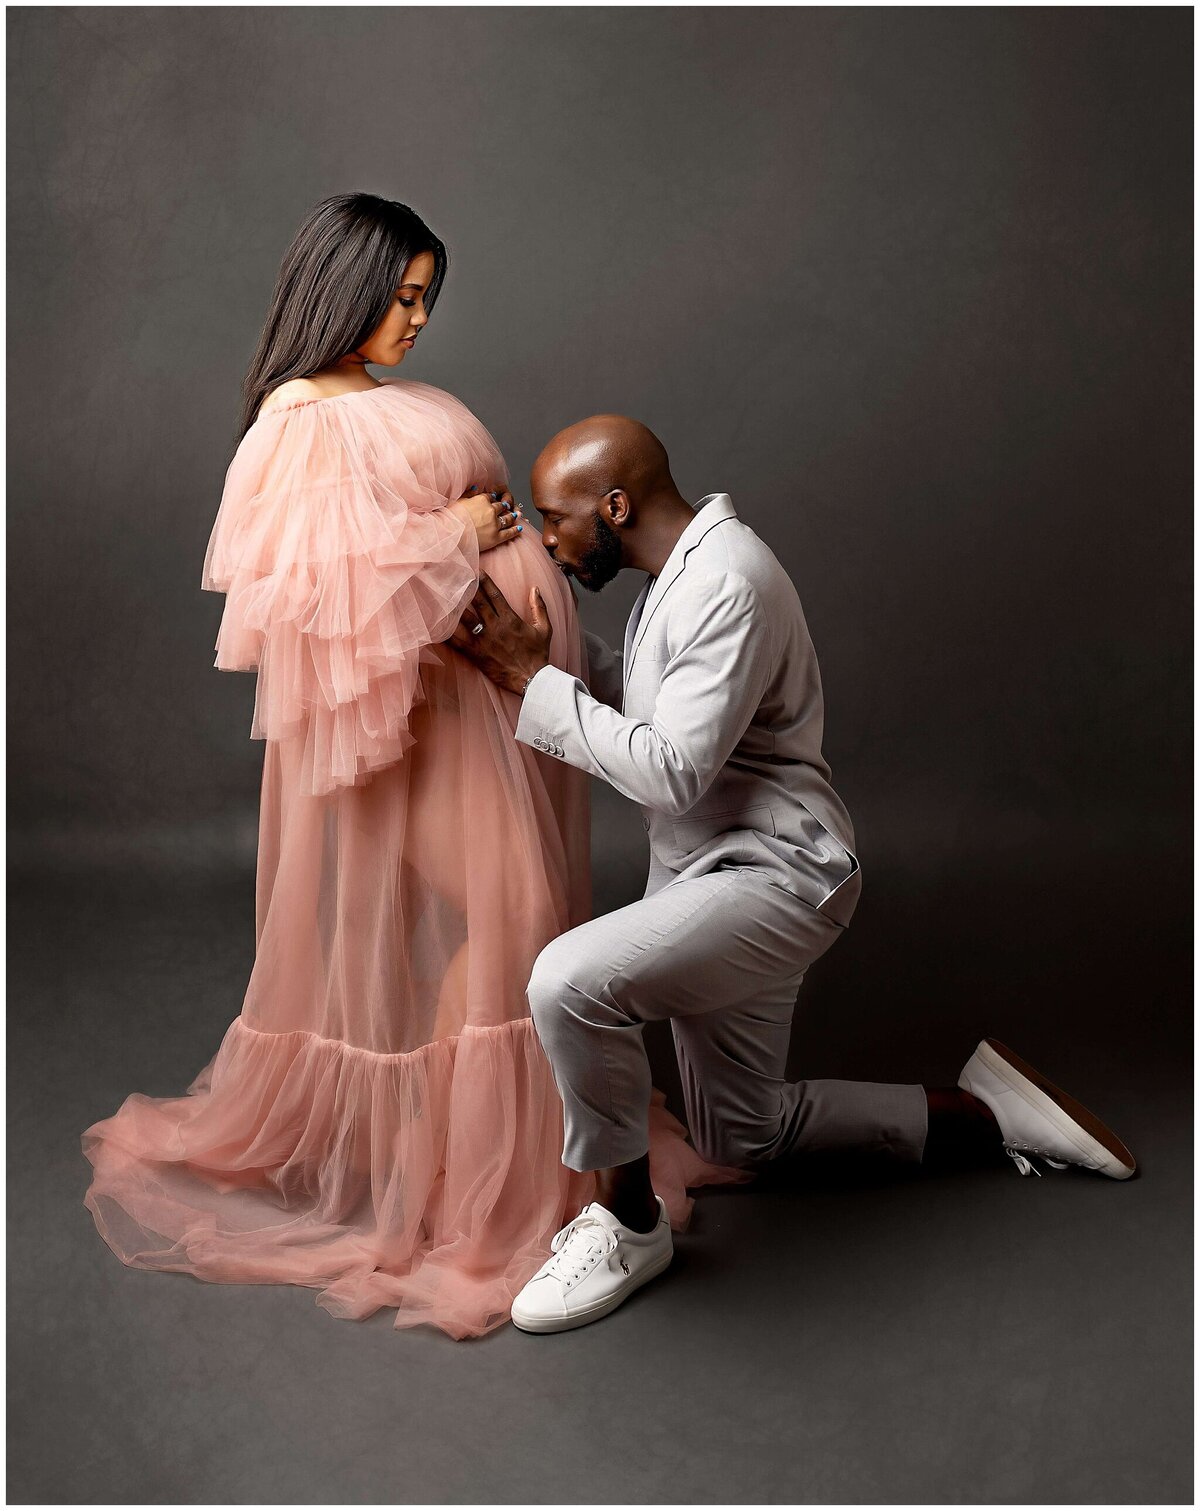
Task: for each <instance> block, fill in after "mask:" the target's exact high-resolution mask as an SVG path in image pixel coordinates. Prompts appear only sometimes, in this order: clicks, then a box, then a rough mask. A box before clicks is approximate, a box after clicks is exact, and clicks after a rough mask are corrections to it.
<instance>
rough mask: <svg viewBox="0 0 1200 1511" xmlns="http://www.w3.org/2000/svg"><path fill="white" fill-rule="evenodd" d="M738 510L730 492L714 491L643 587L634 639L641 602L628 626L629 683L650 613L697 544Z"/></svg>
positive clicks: (734, 517)
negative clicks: (658, 571) (658, 569)
mask: <svg viewBox="0 0 1200 1511" xmlns="http://www.w3.org/2000/svg"><path fill="white" fill-rule="evenodd" d="M736 518H737V511H736V510H735V509H734V507H733V503H732V501H731V499H730V497H729V495H728V493H713V494H709V495H708V497H707V498H704V499H701V500H700V506H699V507H698V508H697V510H696V513H695V515H694V517H693V518H692V519H691V520H690V521H689V523H688V526H687V528H686V529H685V530H684V532H683V534H682V535H681V536H680V537H679V539H678V540H677V541H676V542H675V545H674V547H673V548H672V550H671V554H670V555H669V556H668V557H667V559H666V561H665V562H664V563H663V568H662V571H661V572H660V573H659V574H658V576H657V577H654V578H647V580H646V586H645V587H644V588H643V589H642V593H641V597H640V598H639V599H638V603H639V604H641V605H642V616H641V619H640V620H638V624H637V629H636V630H635V631H634V633H633V639H632V640H630V638H629V635H630V626H632V624H633V622H634V620H635V618H636V617H637V604H635V605H634V608H633V612H632V613H631V614H630V616H629V625H627V626H626V629H625V656H624V660H623V663H622V664H623V666H624V670H625V685H626V686H628V684H629V668H630V666H631V665H632V664H633V658H634V657H635V656H636V655H637V650H638V646H639V645H641V643H642V639H643V637H644V636H645V633H646V626H647V625H648V624H649V623H650V616H651V614H653V613H654V611H655V609H656V608H657V607H658V606H659V604H660V603H661V602H662V601H663V598H664V597H665V596H666V593H667V590H668V589H669V588H670V586H671V584H672V583H673V582H674V581H675V579H676V578H677V577H678V576H679V574H680V572H682V571H683V567H684V562H685V561H686V560H687V554H688V552H689V551H690V550H691V549H692V547H693V546H695V545H698V544H699V542H700V540H701V539H702V537H703V536H705V535H707V534H708V532H709V530H711V529H712V527H713V526H714V525H718V524H720V523H721V521H722V520H723V519H736Z"/></svg>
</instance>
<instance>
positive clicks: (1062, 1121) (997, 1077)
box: [958, 1039, 1137, 1180]
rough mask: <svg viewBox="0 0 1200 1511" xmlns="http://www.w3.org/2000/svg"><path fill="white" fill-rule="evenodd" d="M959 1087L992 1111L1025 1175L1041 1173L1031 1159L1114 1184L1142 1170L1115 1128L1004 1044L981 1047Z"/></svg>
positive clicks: (965, 1069)
mask: <svg viewBox="0 0 1200 1511" xmlns="http://www.w3.org/2000/svg"><path fill="white" fill-rule="evenodd" d="M958 1084H959V1085H960V1086H961V1087H962V1088H963V1090H964V1091H969V1092H970V1093H971V1094H972V1096H977V1097H978V1098H979V1100H980V1101H981V1102H986V1103H987V1105H988V1106H989V1107H990V1108H991V1109H992V1112H993V1113H994V1114H995V1116H996V1121H997V1122H998V1123H999V1124H1000V1132H1001V1135H1002V1136H1003V1139H1004V1150H1005V1153H1006V1154H1008V1155H1009V1156H1010V1157H1011V1158H1012V1160H1013V1161H1014V1163H1015V1164H1016V1167H1017V1169H1018V1170H1019V1171H1020V1172H1021V1174H1022V1175H1040V1174H1041V1173H1042V1172H1041V1171H1040V1170H1039V1169H1038V1168H1037V1167H1036V1165H1033V1164H1031V1163H1030V1161H1029V1159H1028V1157H1027V1156H1028V1155H1030V1154H1036V1155H1037V1156H1038V1157H1039V1158H1040V1159H1044V1160H1045V1161H1046V1163H1047V1164H1048V1165H1053V1166H1054V1168H1055V1169H1056V1170H1065V1169H1066V1168H1067V1166H1068V1165H1082V1166H1083V1167H1084V1169H1085V1170H1097V1171H1099V1172H1100V1174H1101V1175H1111V1176H1112V1178H1113V1179H1114V1180H1127V1179H1128V1178H1129V1177H1130V1176H1131V1175H1132V1174H1133V1172H1134V1171H1135V1170H1136V1169H1137V1162H1136V1160H1135V1159H1134V1157H1133V1155H1132V1154H1130V1152H1129V1150H1128V1149H1126V1147H1125V1145H1124V1144H1123V1143H1122V1142H1121V1140H1120V1139H1119V1138H1118V1137H1117V1136H1116V1134H1115V1133H1114V1132H1113V1131H1112V1129H1111V1128H1107V1127H1105V1125H1104V1124H1103V1123H1102V1122H1101V1121H1100V1119H1099V1118H1098V1117H1097V1116H1096V1115H1095V1113H1094V1112H1089V1111H1088V1110H1087V1108H1086V1107H1085V1106H1084V1105H1083V1104H1082V1103H1081V1102H1077V1101H1076V1100H1075V1098H1074V1097H1069V1096H1068V1095H1067V1093H1066V1092H1065V1091H1062V1090H1060V1089H1059V1088H1058V1087H1057V1086H1055V1085H1054V1083H1053V1082H1052V1081H1048V1080H1047V1079H1046V1078H1045V1076H1043V1075H1040V1074H1039V1073H1038V1072H1037V1071H1036V1070H1034V1068H1033V1066H1032V1065H1029V1064H1027V1063H1026V1062H1025V1061H1024V1060H1022V1059H1019V1058H1018V1057H1017V1056H1016V1055H1015V1054H1013V1052H1012V1050H1011V1049H1009V1048H1008V1046H1007V1045H1005V1044H1001V1043H1000V1041H999V1039H981V1040H980V1041H979V1047H978V1048H977V1049H976V1051H975V1053H974V1054H973V1055H972V1056H971V1058H970V1059H969V1060H968V1061H967V1063H966V1064H965V1065H964V1066H963V1068H962V1074H961V1075H960V1076H959V1078H958Z"/></svg>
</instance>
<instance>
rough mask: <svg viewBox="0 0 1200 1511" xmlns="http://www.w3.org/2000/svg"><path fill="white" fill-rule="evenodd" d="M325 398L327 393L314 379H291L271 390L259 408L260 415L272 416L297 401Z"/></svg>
mask: <svg viewBox="0 0 1200 1511" xmlns="http://www.w3.org/2000/svg"><path fill="white" fill-rule="evenodd" d="M325 397H326V391H325V390H323V389H322V388H321V385H320V384H319V383H317V382H316V381H315V380H314V379H313V378H289V379H288V380H287V382H286V383H281V384H280V385H279V387H278V388H273V389H272V390H271V392H270V393H269V394H268V395H267V396H266V398H265V399H264V400H263V401H262V403H261V404H260V405H259V406H258V413H259V414H260V415H264V414H270V413H271V411H272V410H274V409H281V408H282V407H283V406H284V405H285V404H290V403H292V402H293V400H295V399H323V398H325Z"/></svg>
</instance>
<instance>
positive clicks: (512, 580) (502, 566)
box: [479, 524, 581, 675]
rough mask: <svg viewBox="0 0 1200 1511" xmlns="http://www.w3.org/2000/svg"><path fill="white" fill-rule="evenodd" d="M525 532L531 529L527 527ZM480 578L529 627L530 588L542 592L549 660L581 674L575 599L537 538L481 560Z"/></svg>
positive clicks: (520, 538) (487, 554) (513, 542)
mask: <svg viewBox="0 0 1200 1511" xmlns="http://www.w3.org/2000/svg"><path fill="white" fill-rule="evenodd" d="M525 528H526V531H528V529H529V526H528V524H527V525H526V527H525ZM479 572H480V576H481V577H482V576H483V575H485V574H486V575H487V576H488V577H490V578H491V579H492V581H493V582H494V583H495V584H496V586H497V587H498V588H499V589H500V591H501V592H502V593H503V594H504V596H505V598H506V599H507V600H508V602H509V604H510V605H511V606H512V609H513V612H514V613H516V614H519V615H520V616H521V618H522V619H524V620H525V621H526V623H532V622H533V610H532V609H531V608H530V606H529V592H530V589H531V588H535V587H536V588H538V589H539V590H540V591H541V595H542V601H543V602H544V603H545V605H546V609H547V611H548V612H549V615H550V623H551V625H552V627H553V631H554V633H553V636H552V638H551V641H550V659H551V661H553V663H554V665H555V666H561V667H563V668H564V669H565V670H567V671H570V672H572V673H574V674H576V675H578V674H579V672H580V670H581V667H580V656H579V646H578V642H579V627H578V619H577V616H576V611H575V597H574V594H573V593H572V592H571V589H570V586H569V585H568V583H567V579H566V578H565V577H564V576H563V575H562V573H561V572H560V571H559V570H558V568H557V567H556V566H555V565H554V563H553V561H551V559H550V553H549V552H548V551H547V550H546V548H545V546H543V545H542V543H541V539H540V537H539V536H537V535H529V534H523V535H520V536H518V537H517V539H516V540H510V541H506V542H505V543H504V545H502V546H496V547H494V548H493V549H492V550H491V551H485V552H484V553H483V555H482V556H481V557H480V558H479Z"/></svg>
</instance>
